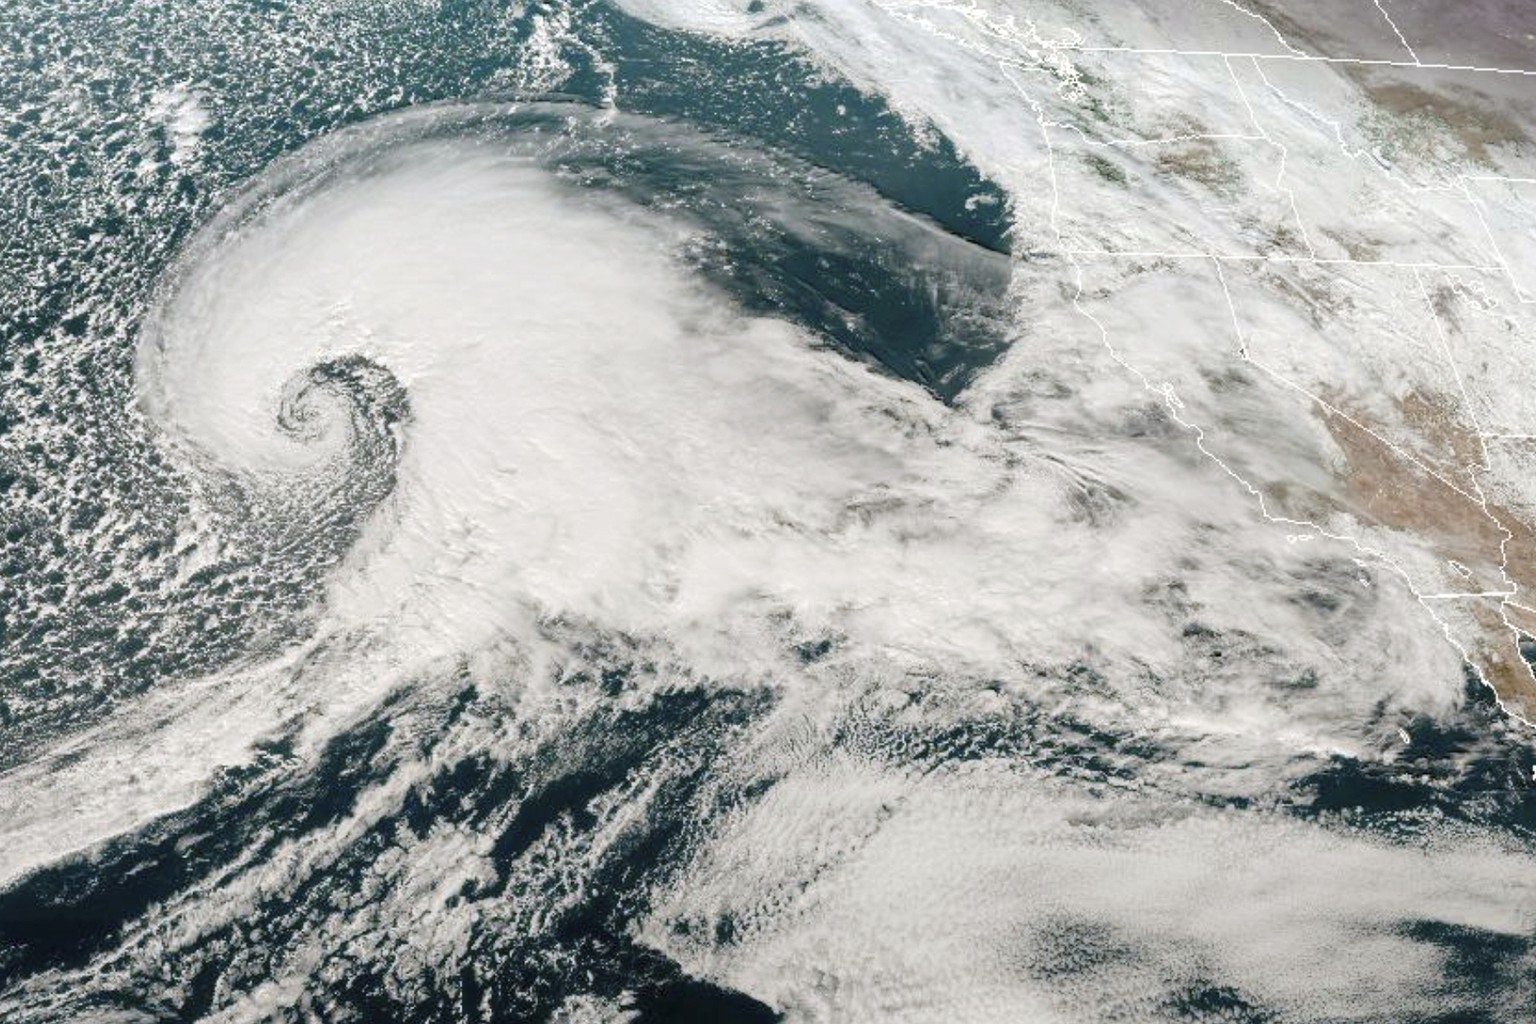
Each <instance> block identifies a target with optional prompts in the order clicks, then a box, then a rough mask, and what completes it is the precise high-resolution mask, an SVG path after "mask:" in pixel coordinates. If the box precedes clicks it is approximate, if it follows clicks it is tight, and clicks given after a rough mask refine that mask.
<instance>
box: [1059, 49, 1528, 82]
mask: <svg viewBox="0 0 1536 1024" xmlns="http://www.w3.org/2000/svg"><path fill="white" fill-rule="evenodd" d="M1045 47H1046V48H1047V49H1051V50H1067V51H1071V52H1073V53H1131V54H1145V55H1147V56H1154V57H1225V58H1228V59H1231V58H1243V59H1247V60H1295V61H1303V62H1306V61H1310V62H1313V63H1317V64H1361V65H1366V66H1369V67H1387V68H1405V69H1408V70H1413V71H1477V72H1481V73H1482V74H1485V75H1524V76H1527V77H1530V78H1536V70H1533V69H1530V68H1499V67H1485V66H1483V65H1478V64H1426V63H1422V62H1419V63H1415V62H1414V61H1411V60H1387V59H1386V58H1384V57H1380V58H1376V57H1327V56H1324V55H1322V54H1316V53H1275V52H1273V51H1271V52H1268V53H1265V52H1254V53H1247V52H1241V51H1233V50H1179V49H1174V48H1172V47H1167V48H1162V47H1144V46H1087V45H1083V44H1081V43H1060V42H1048V43H1046V44H1045Z"/></svg>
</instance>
